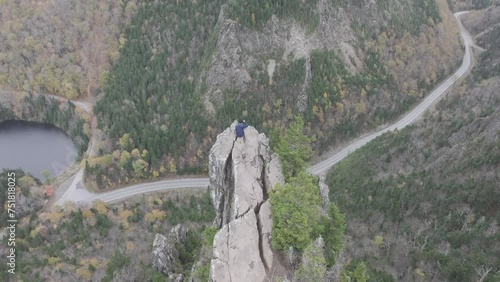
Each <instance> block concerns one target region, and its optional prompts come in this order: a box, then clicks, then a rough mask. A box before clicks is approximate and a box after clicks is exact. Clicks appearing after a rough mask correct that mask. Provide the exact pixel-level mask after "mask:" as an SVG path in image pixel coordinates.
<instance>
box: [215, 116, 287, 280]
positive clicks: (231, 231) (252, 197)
mask: <svg viewBox="0 0 500 282" xmlns="http://www.w3.org/2000/svg"><path fill="white" fill-rule="evenodd" d="M236 124H237V122H236V121H235V122H233V124H231V126H230V127H229V128H227V129H226V130H224V132H222V133H221V134H219V135H218V136H217V141H216V143H215V144H214V146H213V147H212V149H211V150H210V156H209V174H210V175H209V177H210V187H211V189H212V198H213V202H214V205H215V207H216V210H217V217H216V224H217V226H218V228H219V229H220V230H219V231H218V232H217V234H216V235H215V239H214V250H213V259H212V261H211V269H210V280H211V281H265V280H266V279H267V278H268V273H269V272H270V269H273V266H274V265H275V264H276V259H275V257H276V256H275V253H274V250H273V249H272V245H271V242H272V236H271V229H272V217H271V206H270V204H269V202H268V201H267V197H268V191H269V190H271V189H273V187H274V186H275V185H276V184H278V183H281V184H283V183H284V178H283V174H282V171H281V163H280V161H279V158H278V156H277V155H276V154H273V153H272V152H271V149H270V148H269V139H268V138H267V137H266V136H265V135H264V134H259V132H257V130H256V129H255V128H253V127H251V126H250V127H248V128H246V129H245V136H246V140H245V141H243V139H242V138H239V139H237V140H235V139H236V136H235V133H234V128H235V126H236ZM279 266H280V269H283V267H282V264H279Z"/></svg>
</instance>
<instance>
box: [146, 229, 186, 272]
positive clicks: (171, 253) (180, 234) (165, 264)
mask: <svg viewBox="0 0 500 282" xmlns="http://www.w3.org/2000/svg"><path fill="white" fill-rule="evenodd" d="M186 233H187V229H186V228H185V227H183V226H181V225H179V224H178V225H176V226H175V227H174V228H173V229H172V231H170V233H169V234H168V236H164V235H162V234H156V236H155V240H154V241H153V268H154V269H155V270H156V271H159V272H162V273H164V274H165V275H167V276H168V277H169V279H170V280H173V279H174V275H173V271H174V269H175V266H176V264H177V263H178V259H179V253H178V251H177V249H176V247H175V243H176V242H182V241H184V239H185V237H186ZM181 280H182V275H181ZM176 281H177V280H176Z"/></svg>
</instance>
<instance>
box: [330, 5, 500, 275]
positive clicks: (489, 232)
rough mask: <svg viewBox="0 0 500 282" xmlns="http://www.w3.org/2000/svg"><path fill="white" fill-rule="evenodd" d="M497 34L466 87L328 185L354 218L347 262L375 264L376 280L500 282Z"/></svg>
mask: <svg viewBox="0 0 500 282" xmlns="http://www.w3.org/2000/svg"><path fill="white" fill-rule="evenodd" d="M491 9H493V8H491ZM497 12H498V11H497ZM482 13H484V11H483V12H482ZM486 13H493V12H491V11H490V12H488V11H487V12H486ZM483 15H484V14H483ZM471 16H473V15H471ZM482 18H487V17H484V16H483V17H482ZM465 23H466V27H470V28H472V26H469V24H470V23H469V22H468V21H467V19H465ZM476 24H477V25H478V26H481V23H476ZM489 28H490V25H489V24H488V25H487V24H486V23H485V22H484V21H483V22H482V26H481V28H480V29H478V30H477V31H476V32H477V33H478V34H481V31H482V30H485V29H488V30H489V31H488V32H486V33H482V34H481V35H480V36H479V37H478V38H477V39H476V40H477V42H478V44H479V45H480V46H481V47H484V48H487V51H485V52H483V53H481V55H480V56H478V61H477V63H476V64H477V65H476V67H475V69H474V70H473V73H472V75H471V77H470V78H469V79H467V80H466V81H465V82H464V83H463V85H462V86H460V87H458V88H457V89H455V90H453V91H451V93H449V94H448V96H447V97H446V98H445V99H443V100H442V101H441V102H439V103H438V104H437V105H436V109H435V110H434V111H432V112H430V113H428V114H426V115H425V117H424V120H423V121H421V122H420V123H418V124H417V125H414V126H411V127H410V128H407V129H404V130H402V131H400V132H395V133H390V134H385V135H383V136H381V137H379V138H377V139H375V140H374V141H373V142H371V143H369V144H368V145H367V146H365V147H363V148H361V149H359V150H358V151H356V152H354V153H353V154H352V155H351V156H349V157H348V158H347V159H346V160H345V161H344V162H341V163H339V164H338V166H337V167H335V168H334V169H332V171H331V172H330V174H329V176H328V178H329V184H330V189H331V199H332V201H334V202H335V203H337V204H338V205H339V207H340V208H341V210H342V211H343V212H346V213H347V216H348V222H349V228H348V232H347V233H348V244H347V248H346V253H345V255H346V257H347V258H348V260H353V259H354V260H355V261H356V260H363V261H365V262H367V263H368V264H369V267H370V268H371V275H372V279H382V277H386V279H389V278H388V276H387V274H390V276H392V277H393V279H394V280H397V281H473V280H476V279H481V277H482V276H483V275H484V277H483V279H484V280H482V281H497V280H498V279H499V277H498V271H499V270H500V269H498V265H500V261H499V260H498V258H499V257H500V249H499V248H498V246H500V244H499V242H500V237H499V236H500V232H499V229H498V223H499V221H500V206H499V205H498V200H497V199H498V198H500V190H499V188H498V187H499V186H498V183H500V174H499V171H498V167H499V166H500V163H499V160H500V146H499V144H500V142H499V133H500V122H499V121H500V114H499V113H500V98H499V96H498V93H497V91H498V87H499V86H500V76H499V73H498V72H497V71H496V64H495V62H497V61H498V52H499V49H500V48H499V47H498V46H499V44H496V43H497V42H496V41H497V40H498V36H496V34H497V32H498V31H499V29H498V26H497V27H494V28H493V29H489ZM480 30H481V31H480ZM375 270H379V271H378V272H377V271H375ZM380 271H382V272H380ZM383 272H386V274H383ZM374 281H376V280H374ZM384 281H385V280H384Z"/></svg>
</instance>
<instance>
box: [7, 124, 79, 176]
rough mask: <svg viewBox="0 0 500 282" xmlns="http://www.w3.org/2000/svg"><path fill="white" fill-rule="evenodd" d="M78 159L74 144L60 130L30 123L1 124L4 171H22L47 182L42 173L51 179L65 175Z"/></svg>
mask: <svg viewBox="0 0 500 282" xmlns="http://www.w3.org/2000/svg"><path fill="white" fill-rule="evenodd" d="M75 159H76V147H75V145H74V144H73V141H72V140H71V139H70V138H69V137H68V136H67V135H66V134H65V133H64V132H63V131H61V130H60V129H59V128H57V127H55V126H51V125H47V124H40V123H33V122H26V121H4V122H0V171H1V170H2V169H3V168H22V169H23V170H24V171H27V172H31V173H32V174H33V175H34V176H35V177H37V178H39V179H40V180H42V181H43V180H44V178H43V177H42V176H41V171H42V170H48V171H50V172H51V177H54V176H58V175H60V174H62V173H63V172H64V171H65V170H66V169H68V168H69V167H70V166H72V165H73V164H74V162H75Z"/></svg>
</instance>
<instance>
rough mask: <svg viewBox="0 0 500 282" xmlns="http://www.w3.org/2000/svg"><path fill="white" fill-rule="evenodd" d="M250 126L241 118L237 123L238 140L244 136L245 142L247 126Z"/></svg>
mask: <svg viewBox="0 0 500 282" xmlns="http://www.w3.org/2000/svg"><path fill="white" fill-rule="evenodd" d="M247 127H248V123H247V122H246V121H245V120H244V119H240V120H239V121H238V124H237V125H236V130H235V131H236V139H235V140H234V141H236V140H237V139H238V138H239V137H243V142H245V128H247Z"/></svg>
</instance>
